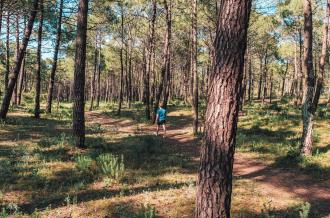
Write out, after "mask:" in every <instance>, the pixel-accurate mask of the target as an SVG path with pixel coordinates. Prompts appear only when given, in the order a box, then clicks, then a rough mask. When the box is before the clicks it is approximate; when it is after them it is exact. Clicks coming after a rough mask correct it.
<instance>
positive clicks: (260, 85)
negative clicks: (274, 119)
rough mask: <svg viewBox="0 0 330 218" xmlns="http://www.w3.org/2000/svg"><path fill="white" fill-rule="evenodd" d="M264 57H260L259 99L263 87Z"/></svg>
mask: <svg viewBox="0 0 330 218" xmlns="http://www.w3.org/2000/svg"><path fill="white" fill-rule="evenodd" d="M262 59H263V58H262V57H260V73H259V86H258V98H257V99H258V100H260V98H261V88H262V76H263V65H262Z"/></svg>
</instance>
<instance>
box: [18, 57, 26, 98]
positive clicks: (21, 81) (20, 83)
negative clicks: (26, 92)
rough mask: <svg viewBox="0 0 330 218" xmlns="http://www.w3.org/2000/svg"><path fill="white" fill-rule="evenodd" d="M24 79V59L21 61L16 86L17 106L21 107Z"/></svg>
mask: <svg viewBox="0 0 330 218" xmlns="http://www.w3.org/2000/svg"><path fill="white" fill-rule="evenodd" d="M24 78H25V57H24V59H23V63H22V67H21V70H20V73H19V86H18V95H17V104H18V105H21V101H22V92H23V83H24Z"/></svg>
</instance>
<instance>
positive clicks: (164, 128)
mask: <svg viewBox="0 0 330 218" xmlns="http://www.w3.org/2000/svg"><path fill="white" fill-rule="evenodd" d="M163 130H164V135H166V125H165V123H164V124H163Z"/></svg>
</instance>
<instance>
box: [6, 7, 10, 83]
mask: <svg viewBox="0 0 330 218" xmlns="http://www.w3.org/2000/svg"><path fill="white" fill-rule="evenodd" d="M6 22H7V34H6V73H5V89H7V87H8V82H9V73H10V72H9V71H10V45H9V43H10V13H9V11H7V21H6Z"/></svg>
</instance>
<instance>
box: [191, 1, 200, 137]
mask: <svg viewBox="0 0 330 218" xmlns="http://www.w3.org/2000/svg"><path fill="white" fill-rule="evenodd" d="M191 4H192V31H191V36H192V39H191V76H192V77H193V78H194V79H193V98H192V109H193V117H194V120H193V134H194V135H197V132H198V103H199V102H198V74H197V0H192V1H191Z"/></svg>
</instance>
